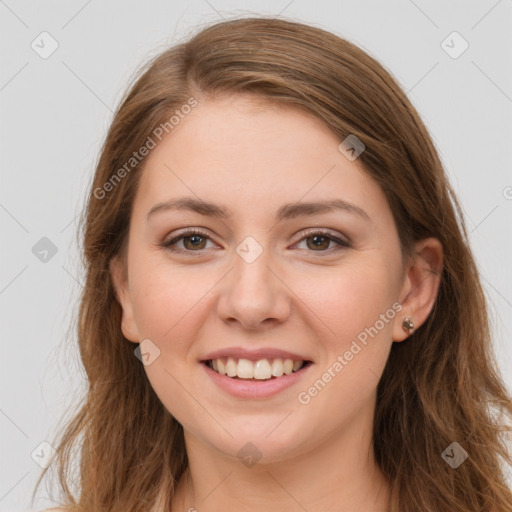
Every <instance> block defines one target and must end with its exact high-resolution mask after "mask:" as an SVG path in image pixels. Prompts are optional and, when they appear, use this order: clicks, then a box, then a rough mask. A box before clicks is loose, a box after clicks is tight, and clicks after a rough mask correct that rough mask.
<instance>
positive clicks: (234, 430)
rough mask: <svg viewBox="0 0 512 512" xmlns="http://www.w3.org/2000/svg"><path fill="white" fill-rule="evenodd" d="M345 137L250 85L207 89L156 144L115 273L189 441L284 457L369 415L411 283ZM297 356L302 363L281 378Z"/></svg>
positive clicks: (157, 385)
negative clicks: (242, 90)
mask: <svg viewBox="0 0 512 512" xmlns="http://www.w3.org/2000/svg"><path fill="white" fill-rule="evenodd" d="M340 142H341V140H339V139H338V138H337V137H336V136H335V135H334V134H333V133H332V132H330V131H329V130H328V129H327V128H326V127H325V126H324V125H323V124H322V123H321V122H320V121H319V120H317V119H315V118H312V117H310V116H308V115H307V114H305V113H302V112H301V111H299V110H295V109H293V108H290V107H286V106H269V105H265V104H263V103H261V102H258V101H256V100H255V99H254V98H253V99H251V98H250V97H248V96H241V95H238V96H230V97H224V98H220V99H215V100H210V101H205V102H204V103H201V104H200V105H199V106H198V107H197V108H196V109H194V111H193V112H192V113H191V114H189V115H188V117H186V118H185V119H183V120H182V121H181V122H180V124H179V125H178V126H177V127H175V128H174V130H173V131H172V132H171V133H170V134H169V135H168V136H167V138H164V139H163V141H162V142H161V143H160V145H159V146H157V147H156V148H155V149H154V150H152V152H151V153H150V155H149V157H148V159H147V161H146V165H145V168H144V171H143V175H142V177H141V181H140V185H139V189H138V191H137V195H136V198H135V200H134V204H133V210H132V217H131V220H130V230H129V243H128V249H127V260H126V264H127V280H126V281H124V280H123V279H122V278H121V277H120V276H121V272H120V271H119V265H120V264H119V262H114V263H113V265H112V274H113V277H114V283H115V285H116V290H117V294H118V298H119V300H120V302H121V305H122V308H123V320H122V330H123V333H124V335H125V337H126V338H127V339H128V340H130V341H133V342H136V343H138V342H141V341H142V340H144V341H143V344H142V345H141V348H142V352H143V353H147V354H149V355H148V356H147V363H148V364H147V365H145V366H144V368H145V370H146V373H147V377H148V379H149V381H150V383H151V385H152V387H153V389H154V390H155V392H156V394H157V395H158V397H159V398H160V400H161V401H162V403H163V404H164V406H165V407H166V408H167V410H168V411H169V412H170V413H171V414H172V415H173V416H174V417H175V418H176V419H177V420H178V421H179V422H180V423H181V425H182V426H183V427H184V429H185V436H186V439H187V440H188V441H192V440H195V442H196V443H200V444H201V445H202V446H205V447H208V449H210V450H214V451H216V453H219V454H224V455H228V456H235V457H236V456H237V454H239V455H240V453H239V451H240V450H241V449H242V454H243V450H244V449H246V450H248V449H249V448H247V444H246V443H247V442H248V441H250V442H251V443H252V445H254V446H256V447H257V449H258V451H259V455H258V456H260V457H262V459H263V461H278V460H284V459H286V458H289V457H292V456H293V455H297V454H301V453H306V452H307V451H310V450H314V449H315V447H316V446H319V445H320V444H321V443H324V442H325V441H326V440H327V439H329V438H332V436H333V435H338V436H342V435H343V433H344V432H346V431H347V429H349V426H350V425H355V424H357V423H358V422H360V423H361V422H365V425H367V424H368V421H369V420H368V418H370V419H371V412H372V411H373V407H374V405H375V393H376V387H377V384H378V380H379V378H380V376H381V374H382V371H383V368H384V366H385V363H386V360H387V357H388V354H389V351H390V348H391V345H392V343H393V340H396V341H401V340H402V339H404V338H405V337H406V335H405V334H404V332H403V330H402V328H401V322H402V320H403V318H404V316H406V315H404V313H403V312H400V310H401V309H402V308H403V306H404V304H403V301H404V299H405V298H406V296H407V294H408V292H409V291H410V290H411V288H412V285H413V283H412V280H410V279H409V274H408V273H407V272H406V271H405V270H404V266H403V265H402V257H401V251H400V245H399V238H398V233H397V230H396V226H395V223H394V221H393V217H392V214H391V211H390V208H389V205H388V203H387V200H386V197H385V195H384V193H383V191H382V190H381V189H380V187H379V186H378V185H377V184H376V182H375V181H374V180H373V179H372V178H371V177H370V176H369V175H368V174H367V173H366V172H365V171H364V169H363V168H362V165H361V164H360V162H359V160H358V159H356V160H353V161H351V160H349V159H348V158H347V157H346V156H345V155H344V154H342V153H341V152H340V150H339V149H338V146H339V144H340ZM177 199H189V200H191V201H192V200H193V201H199V200H201V201H204V202H207V203H211V204H212V205H215V206H214V208H211V207H210V208H206V207H203V208H197V209H194V207H193V204H192V203H190V204H189V207H188V208H186V207H183V208H178V207H171V205H170V204H169V202H171V201H176V200H177ZM331 201H332V202H334V201H337V202H338V203H337V204H338V207H332V208H331V209H329V208H326V205H327V204H328V203H329V202H331ZM305 203H319V205H320V206H322V205H323V208H319V207H318V205H317V206H310V207H307V206H305ZM183 204H186V202H182V206H183ZM285 205H288V206H287V207H285ZM212 212H216V213H218V215H217V214H215V215H213V214H212ZM219 212H223V213H224V214H225V215H221V214H220V213H219ZM188 230H191V231H192V233H190V232H188ZM195 231H199V232H198V233H197V232H195ZM418 310H419V307H418ZM404 311H405V310H404ZM134 348H135V347H134ZM230 356H231V357H232V358H233V362H228V359H227V358H228V357H230ZM217 359H220V361H221V362H218V361H217ZM279 359H282V360H283V364H282V365H281V366H280V364H279ZM286 359H290V360H291V361H292V363H293V362H296V361H297V363H296V364H295V368H296V371H294V372H292V373H291V374H286V373H285V374H284V375H283V376H280V377H279V376H272V377H271V378H269V375H271V374H272V372H274V373H276V375H279V374H280V373H282V372H283V371H284V372H287V371H289V370H290V368H289V366H290V363H289V362H288V363H286V362H285V360H286ZM209 360H215V361H216V362H215V363H212V364H214V365H215V367H216V368H217V371H215V370H213V369H211V368H210V367H208V363H206V361H209ZM239 360H242V361H240V362H239ZM303 361H307V364H305V365H304V367H302V368H301V369H299V367H300V365H301V364H302V363H303ZM222 366H227V369H226V368H225V370H227V371H228V373H233V372H238V373H240V374H241V377H242V378H240V377H239V376H238V374H237V375H236V376H235V377H230V376H228V375H221V374H220V373H218V371H219V370H221V367H222ZM244 372H249V373H244ZM269 372H270V373H269ZM248 375H252V376H255V375H257V378H252V379H251V380H246V378H248V377H247V376H248ZM315 383H316V384H315ZM333 411H335V414H333ZM363 419H364V420H363ZM244 447H245V448H244ZM251 449H253V448H251Z"/></svg>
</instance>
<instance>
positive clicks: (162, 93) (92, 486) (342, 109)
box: [36, 17, 512, 512]
mask: <svg viewBox="0 0 512 512" xmlns="http://www.w3.org/2000/svg"><path fill="white" fill-rule="evenodd" d="M215 93H229V94H236V93H251V94H256V95H258V96H260V97H262V98H266V99H267V100H268V101H276V102H280V103H286V104H288V105H293V106H295V107H296V108H299V109H302V110H303V111H305V112H309V113H310V114H312V115H314V116H316V117H317V118H319V119H321V120H323V121H324V123H325V124H326V125H327V126H328V127H329V128H330V129H331V130H332V131H333V132H334V133H335V134H337V135H338V136H339V137H340V142H341V141H342V140H343V139H344V138H345V137H347V136H348V135H349V134H352V135H355V136H356V137H357V138H358V139H359V140H360V141H362V142H363V143H364V144H365V146H366V149H365V151H364V152H363V153H362V154H361V155H360V156H359V160H360V162H362V164H363V165H364V168H365V169H366V171H367V172H368V173H369V175H370V176H371V177H372V178H373V179H375V180H376V182H377V183H378V184H379V185H380V186H381V187H382V189H383V191H384V192H385V194H386V196H387V199H388V201H389V205H390V207H391V210H392V213H393V216H394V220H395V222H396V225H397V228H398V233H399V235H400V242H401V246H402V250H403V251H404V252H409V251H410V249H411V247H412V244H413V242H414V241H416V240H419V239H421V238H425V237H430V236H432V237H435V238H437V239H439V240H440V242H441V243H442V245H443V249H444V268H443V271H442V275H441V282H440V288H439V291H438V296H437V299H436V302H435V305H434V308H433V310H432V311H431V314H430V315H429V317H428V319H427V320H426V322H425V323H424V324H423V325H422V326H421V327H420V328H419V329H417V330H416V331H415V332H414V333H413V334H412V335H411V337H410V338H409V340H408V341H407V342H404V343H394V344H393V346H392V349H391V353H390V356H389V360H388V362H387V366H386V368H385V370H384V373H383V375H382V378H381V379H380V382H379V384H378V388H377V405H376V410H375V419H374V429H373V433H374V436H373V443H374V450H375V454H376V459H377V463H378V464H379V466H380V468H381V470H382V471H383V473H384V474H385V475H386V476H387V477H388V478H389V481H390V483H391V486H392V489H391V490H392V494H391V510H392V511H393V512H420V511H421V512H427V511H431V512H444V511H446V512H447V511H450V512H467V511H475V512H476V511H493V512H510V510H512V494H511V491H510V489H509V488H508V486H507V483H506V478H505V469H504V467H503V466H502V463H503V462H506V463H507V464H510V463H512V461H511V453H510V451H509V448H507V445H506V444H505V440H504V439H503V437H502V436H503V434H504V432H508V431H510V430H511V428H510V425H509V423H506V422H505V419H507V420H508V418H509V417H510V413H512V407H511V401H510V396H509V394H508V392H507V390H506V388H505V386H504V384H503V381H502V379H501V377H500V375H499V372H498V366H497V364H496V361H495V360H494V356H493V352H492V345H491V339H490V331H489V321H488V314H487V309H486V308H487V306H486V300H485V296H484V293H483V291H482V287H481V284H480V281H479V277H478V273H477V268H476V265H475V262H474V259H473V256H472V253H471V250H470V246H469V242H468V236H467V231H466V228H465V224H464V219H463V214H462V212H461V208H460V205H459V203H458V201H457V199H456V197H455V195H454V192H453V190H452V188H451V186H450V184H449V182H448V181H447V177H446V175H445V172H444V169H443V166H442V164H441V161H440V159H439V156H438V154H437V151H436V149H435V147H434V144H433V142H432V140H431V138H430V136H429V134H428V132H427V130H426V128H425V126H424V124H423V122H422V121H421V119H420V117H419V115H418V113H417V111H416V110H415V108H414V107H413V106H412V105H411V103H410V101H409V99H408V98H407V96H406V94H405V93H404V92H403V91H402V90H401V88H400V87H399V85H398V84H397V83H396V81H395V80H394V79H393V78H392V76H391V75H390V73H389V72H388V71H386V70H385V69H384V67H383V66H382V65H381V64H379V63H378V62H377V61H376V60H375V59H374V58H372V57H371V56H369V55H368V54H367V53H365V52H364V51H363V50H361V49H360V48H358V47H357V46H355V45H354V44H352V43H350V42H349V41H347V40H344V39H343V38H340V37H338V36H336V35H334V34H332V33H329V32H326V31H324V30H322V29H319V28H315V27H312V26H308V25H306V24H302V23H298V22H294V21H291V20H284V19H270V18H265V17H258V18H245V19H235V20H229V21H224V22H221V23H217V24H213V25H210V26H207V27H206V28H203V29H202V30H201V31H199V32H198V33H196V34H195V35H194V36H193V37H192V38H190V39H189V40H188V41H186V42H184V43H182V44H179V45H176V46H173V47H171V48H169V49H166V50H165V51H164V52H163V53H161V54H159V55H158V56H156V57H155V58H153V59H152V60H151V61H150V62H148V63H147V65H146V66H145V67H143V68H142V69H141V70H140V72H139V74H138V76H136V77H135V78H134V83H133V84H132V86H131V88H130V89H129V91H128V92H127V93H126V95H125V97H124V98H123V99H122V101H121V104H120V106H119V108H118V109H117V112H116V114H115V117H114V120H113V122H112V124H111V126H110V129H109V132H108V135H107V137H106V140H105V143H104V145H103V148H102V151H101V154H100V158H99V161H98V164H97V168H96V173H95V176H94V182H93V184H92V187H91V190H90V193H89V196H88V203H87V207H86V209H85V210H84V216H83V219H82V225H81V226H82V232H81V236H83V255H84V263H85V267H86V282H85V287H84V290H83V295H82V298H81V303H80V308H79V312H78V322H77V324H78V325H77V330H78V343H79V349H80V355H81V358H82V361H83V365H84V368H85V371H86V373H87V378H88V389H87V394H86V397H85V399H84V401H83V403H82V404H80V408H79V410H78V412H77V414H76V415H75V416H74V418H72V420H71V421H69V422H68V423H67V425H66V430H65V432H64V433H63V435H62V436H61V437H60V439H59V443H58V445H57V452H58V457H57V467H58V476H59V484H60V486H61V487H62V491H63V492H62V499H61V501H62V504H63V505H65V506H68V507H69V510H77V511H78V510H79V511H83V512H96V511H98V512H100V511H101V512H107V511H109V512H114V511H116V512H117V511H122V512H135V511H147V510H150V509H151V507H153V506H154V505H155V503H156V500H157V497H160V498H161V501H160V502H159V503H160V504H161V506H163V507H166V508H167V509H169V507H170V504H171V501H172V499H173V493H174V489H175V485H176V483H177V482H178V480H179V478H180V476H181V475H182V473H183V471H184V470H185V468H186V467H187V454H186V452H185V446H184V437H183V429H182V427H181V425H180V424H179V423H178V422H177V421H176V420H175V419H174V418H173V417H172V416H171V415H170V414H169V413H168V411H166V410H165V408H164V407H163V405H162V403H161V402H160V400H159V399H158V397H157V396H156V394H155V392H154V391H153V389H152V387H151V385H150V383H149V381H148V379H147V377H146V374H145V372H144V369H143V365H142V364H141V363H140V361H139V360H138V359H137V358H136V357H135V356H134V351H133V344H132V343H130V342H128V341H127V340H126V339H125V338H124V336H123V334H122V332H121V328H120V322H121V307H120V304H119V303H118V302H117V300H116V296H115V293H114V289H113V285H112V281H111V277H110V274H109V262H110V261H111V259H112V258H113V257H114V256H115V255H118V254H119V255H122V254H124V251H125V249H126V240H127V232H128V226H129V222H130V211H131V205H132V201H133V199H134V196H135V193H136V190H137V182H138V178H139V177H140V174H141V172H142V170H143V167H144V162H145V160H144V159H141V160H140V161H137V162H133V161H131V160H130V158H132V156H133V152H134V151H137V150H138V149H139V148H141V147H142V146H144V145H147V143H148V137H150V138H152V140H155V133H160V132H155V130H156V129H158V127H162V126H163V127H165V131H166V133H168V132H170V130H172V128H173V127H172V123H171V122H170V121H169V119H170V118H171V116H172V115H173V114H174V113H175V112H176V111H177V110H178V111H180V109H181V111H182V112H185V110H184V108H183V106H184V105H187V104H188V105H191V104H193V102H194V101H196V102H199V103H200V102H201V100H202V99H204V98H205V97H212V96H214V94H215ZM166 123H167V124H166ZM156 142H158V141H156ZM127 162H131V163H130V165H129V166H128V167H127V165H126V164H127ZM123 168H124V170H125V172H124V173H123V172H119V170H120V169H123ZM120 175H122V176H120ZM115 176H117V178H115ZM114 178H115V179H114ZM118 178H119V179H118ZM107 182H108V183H110V186H105V184H106V183H107ZM453 442H457V443H459V445H460V446H461V447H463V448H464V450H466V452H467V453H468V458H467V459H466V460H465V461H464V462H463V463H462V464H461V465H460V466H459V467H458V468H457V469H454V468H452V467H450V465H449V464H447V462H446V460H444V459H443V457H442V455H441V454H442V453H443V451H444V450H445V449H446V448H447V447H449V446H450V445H451V443H453ZM78 443H80V445H79V452H78V455H79V456H80V465H79V468H78V471H79V474H78V476H77V477H76V480H77V482H78V486H79V490H80V493H79V495H78V496H77V497H74V496H73V493H72V492H71V490H70V488H69V487H68V485H69V483H70V482H72V478H73V477H72V476H71V464H72V463H73V462H74V460H73V456H74V454H73V451H72V450H73V447H74V446H76V445H77V444H78ZM45 472H46V471H43V473H42V475H41V477H40V479H39V480H38V483H37V486H38V485H39V483H40V481H41V478H42V477H43V476H44V474H45ZM37 486H36V488H37ZM162 490H163V491H162ZM159 491H162V492H161V493H159Z"/></svg>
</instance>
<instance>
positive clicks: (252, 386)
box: [200, 363, 312, 398]
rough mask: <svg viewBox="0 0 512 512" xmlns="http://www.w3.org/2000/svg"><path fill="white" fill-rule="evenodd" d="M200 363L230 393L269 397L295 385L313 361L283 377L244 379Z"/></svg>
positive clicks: (241, 395)
mask: <svg viewBox="0 0 512 512" xmlns="http://www.w3.org/2000/svg"><path fill="white" fill-rule="evenodd" d="M200 364H201V366H202V367H203V368H204V369H205V371H206V373H207V375H208V376H209V377H210V379H212V380H213V382H214V383H215V384H217V386H219V387H220V388H221V389H222V390H223V391H226V392H227V393H229V394H230V395H233V396H236V397H238V398H268V397H271V396H274V395H277V394H278V393H280V392H281V391H283V390H285V389H286V388H289V387H291V386H293V385H294V384H296V383H297V382H298V381H299V380H301V379H302V377H303V376H304V375H305V374H306V373H307V372H308V370H309V368H310V367H311V366H312V363H309V364H308V366H306V367H305V368H302V369H301V370H299V371H297V372H294V373H290V374H288V375H283V376H282V377H276V378H275V379H269V380H257V379H254V380H244V379H233V378H231V377H228V376H227V375H221V374H220V373H217V372H216V371H214V370H212V369H211V368H210V367H209V366H207V365H206V364H204V363H200Z"/></svg>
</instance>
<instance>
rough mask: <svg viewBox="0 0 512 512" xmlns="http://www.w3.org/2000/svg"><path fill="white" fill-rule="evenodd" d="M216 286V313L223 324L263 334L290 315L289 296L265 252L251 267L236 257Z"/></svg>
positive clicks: (282, 280)
mask: <svg viewBox="0 0 512 512" xmlns="http://www.w3.org/2000/svg"><path fill="white" fill-rule="evenodd" d="M219 284H220V285H221V286H220V297H219V300H218V305H217V313H218V315H219V317H220V318H221V319H222V320H223V321H224V322H226V323H230V324H238V325H239V326H240V327H242V328H244V329H248V330H262V331H265V330H267V329H269V328H272V327H275V326H276V325H279V324H281V323H283V322H285V321H286V319H287V318H288V317H289V315H290V311H291V299H292V297H291V295H292V293H291V291H290V290H289V288H288V287H287V286H286V284H285V280H284V279H283V276H281V275H279V270H278V269H277V266H276V265H275V264H273V262H272V258H271V257H270V255H269V251H268V250H264V251H263V253H262V254H261V255H260V256H259V257H258V258H257V259H256V260H255V261H252V262H250V263H249V262H248V261H246V260H244V259H243V258H242V257H240V256H239V255H238V254H235V256H234V262H233V268H232V270H231V272H229V273H228V275H227V276H226V278H225V279H223V280H222V281H221V283H219Z"/></svg>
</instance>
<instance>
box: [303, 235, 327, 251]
mask: <svg viewBox="0 0 512 512" xmlns="http://www.w3.org/2000/svg"><path fill="white" fill-rule="evenodd" d="M306 240H312V242H311V244H309V243H308V244H307V246H308V248H309V249H313V250H317V249H328V248H329V244H330V242H331V239H330V238H329V237H327V236H325V235H313V236H308V237H307V238H306Z"/></svg>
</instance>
